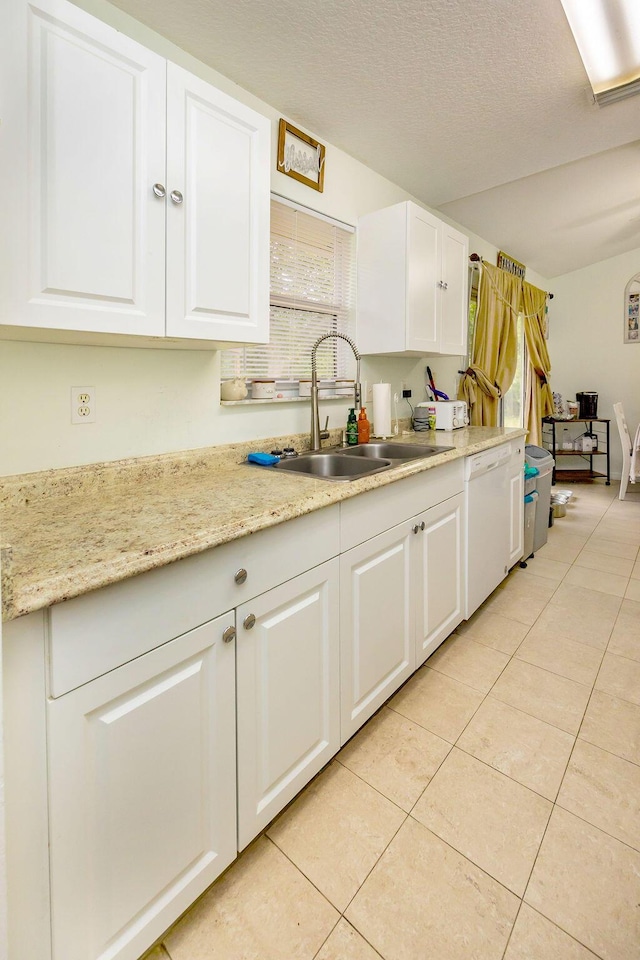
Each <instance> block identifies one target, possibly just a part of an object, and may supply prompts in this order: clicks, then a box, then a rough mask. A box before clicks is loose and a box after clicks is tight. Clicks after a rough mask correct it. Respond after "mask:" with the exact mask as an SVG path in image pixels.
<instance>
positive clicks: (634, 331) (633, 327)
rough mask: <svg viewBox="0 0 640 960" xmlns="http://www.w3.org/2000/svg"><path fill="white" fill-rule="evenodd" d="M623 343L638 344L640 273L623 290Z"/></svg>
mask: <svg viewBox="0 0 640 960" xmlns="http://www.w3.org/2000/svg"><path fill="white" fill-rule="evenodd" d="M624 343H640V273H636V275H635V276H634V277H631V280H629V283H628V284H627V285H626V287H625V290H624Z"/></svg>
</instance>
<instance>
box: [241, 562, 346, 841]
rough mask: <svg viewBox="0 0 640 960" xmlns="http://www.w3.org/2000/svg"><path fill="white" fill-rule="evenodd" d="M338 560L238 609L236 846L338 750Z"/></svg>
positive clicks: (254, 833) (268, 818) (267, 820)
mask: <svg viewBox="0 0 640 960" xmlns="http://www.w3.org/2000/svg"><path fill="white" fill-rule="evenodd" d="M338 569H339V563H338V559H337V558H336V559H334V560H329V561H328V562H327V563H323V564H321V565H320V566H319V567H316V568H315V569H313V570H309V571H307V573H304V574H302V575H301V576H298V577H295V578H294V579H293V580H290V581H288V582H287V583H284V584H282V585H281V586H279V587H276V588H275V589H273V590H270V591H269V592H268V593H265V594H263V595H262V596H260V597H257V598H256V599H255V600H251V601H249V602H248V603H246V604H244V605H243V606H242V607H239V608H238V610H237V624H238V637H237V696H238V704H237V705H238V849H240V850H242V849H243V848H244V847H246V845H247V844H248V843H249V842H250V841H251V840H252V839H253V838H254V837H255V836H256V835H257V834H258V833H259V832H260V830H262V829H263V828H264V827H265V826H266V825H267V824H268V823H269V821H270V820H272V819H273V817H274V816H275V815H276V814H277V813H278V812H279V811H280V810H282V808H283V807H284V806H285V805H286V804H287V803H288V802H289V801H290V800H292V799H293V797H295V795H296V794H297V793H298V792H299V791H300V790H301V789H302V787H303V786H304V785H305V784H306V783H307V782H308V781H309V780H310V779H311V778H312V777H313V776H314V775H315V774H316V773H317V772H318V771H319V770H321V769H322V767H323V766H324V765H325V764H326V763H328V762H329V760H330V759H331V757H332V756H333V755H334V754H335V753H336V752H337V751H338V749H339V747H340V699H339V683H340V664H339V649H338V643H339V632H338V609H339V601H338Z"/></svg>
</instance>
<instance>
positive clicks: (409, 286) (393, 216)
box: [358, 202, 469, 356]
mask: <svg viewBox="0 0 640 960" xmlns="http://www.w3.org/2000/svg"><path fill="white" fill-rule="evenodd" d="M468 251H469V241H468V238H467V237H466V236H465V235H464V234H462V233H460V232H459V231H458V230H455V229H454V228H453V227H450V226H449V225H448V224H446V223H443V221H441V220H439V219H438V218H437V217H434V216H433V214H431V213H429V212H428V211H426V210H423V209H422V208H421V207H418V206H417V205H416V204H415V203H411V202H406V203H399V204H396V205H395V206H393V207H386V208H385V209H384V210H377V211H375V212H374V213H370V214H368V215H367V216H365V217H362V218H361V219H360V220H359V221H358V346H359V347H360V350H361V352H362V353H369V354H372V353H373V354H375V353H377V354H405V355H413V356H421V355H423V354H454V355H462V354H464V353H466V350H467V322H468V305H467V273H468Z"/></svg>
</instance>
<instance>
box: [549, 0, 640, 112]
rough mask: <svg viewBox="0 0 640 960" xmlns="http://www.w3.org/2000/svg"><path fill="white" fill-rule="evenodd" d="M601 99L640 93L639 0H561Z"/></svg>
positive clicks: (598, 100) (607, 100) (596, 91)
mask: <svg viewBox="0 0 640 960" xmlns="http://www.w3.org/2000/svg"><path fill="white" fill-rule="evenodd" d="M561 3H562V6H563V7H564V12H565V15H566V17H567V20H568V21H569V26H570V27H571V31H572V33H573V36H574V38H575V41H576V44H577V46H578V50H579V52H580V56H581V57H582V61H583V63H584V66H585V69H586V71H587V75H588V77H589V80H590V82H591V86H592V88H593V93H594V96H595V99H596V100H597V102H598V103H611V102H613V101H614V100H622V99H623V98H624V97H630V96H632V95H633V94H636V93H640V0H561Z"/></svg>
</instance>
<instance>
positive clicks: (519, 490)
mask: <svg viewBox="0 0 640 960" xmlns="http://www.w3.org/2000/svg"><path fill="white" fill-rule="evenodd" d="M523 470H524V441H522V444H521V446H520V448H519V449H517V451H514V453H513V454H512V457H511V461H510V473H511V475H510V477H509V504H510V519H509V567H512V566H513V565H514V564H515V563H517V562H518V560H520V559H521V558H522V554H523V553H524V473H523Z"/></svg>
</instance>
